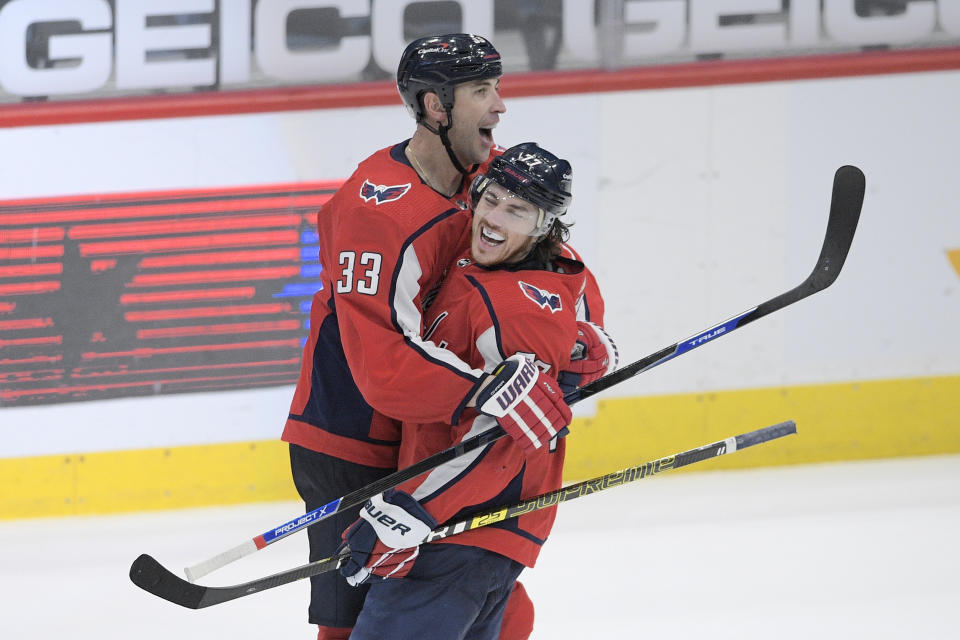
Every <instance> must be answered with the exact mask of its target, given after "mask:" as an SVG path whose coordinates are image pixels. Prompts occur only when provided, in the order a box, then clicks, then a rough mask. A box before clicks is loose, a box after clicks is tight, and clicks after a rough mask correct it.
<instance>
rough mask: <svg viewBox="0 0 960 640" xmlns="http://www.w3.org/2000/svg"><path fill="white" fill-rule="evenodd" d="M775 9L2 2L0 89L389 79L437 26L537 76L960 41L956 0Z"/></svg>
mask: <svg viewBox="0 0 960 640" xmlns="http://www.w3.org/2000/svg"><path fill="white" fill-rule="evenodd" d="M783 4H784V3H783V2H782V0H642V1H641V0H635V1H629V0H627V1H626V2H619V1H618V2H607V1H603V0H598V1H596V2H594V1H592V0H567V1H565V2H559V1H557V2H554V3H539V2H530V1H518V2H513V3H497V2H494V0H470V1H469V2H467V1H466V0H453V1H446V2H417V1H414V0H391V1H389V2H384V1H380V2H371V0H316V1H312V2H311V1H310V0H259V1H255V0H219V2H217V1H216V0H71V1H70V2H64V1H62V0H10V1H8V2H5V3H4V2H0V89H2V91H3V92H5V93H7V94H10V95H12V96H51V95H66V94H84V93H96V92H99V91H105V90H107V89H109V90H117V91H127V90H134V91H146V90H154V89H166V88H180V89H182V90H184V89H193V88H199V87H219V86H224V87H232V88H236V87H239V86H243V85H245V84H248V83H251V82H257V83H261V84H262V83H264V82H266V83H272V84H278V83H279V84H282V83H288V82H318V83H325V82H350V81H356V80H359V79H364V78H365V77H369V76H365V75H364V71H365V70H369V69H370V68H374V69H379V70H380V75H378V76H376V77H387V76H388V75H390V72H391V71H392V70H393V69H395V67H396V63H397V60H398V59H399V56H400V53H401V51H402V50H403V47H404V46H405V44H406V42H407V41H409V39H410V38H409V37H407V36H408V34H411V33H418V32H419V33H433V32H436V31H437V30H438V29H442V30H445V31H458V30H463V31H467V32H473V33H480V34H484V35H492V37H493V39H494V42H495V43H496V42H497V36H498V35H499V34H501V33H504V32H508V31H512V32H517V31H518V32H519V33H520V35H521V38H522V40H523V48H522V50H521V48H519V47H517V49H516V58H515V59H512V60H508V64H509V65H512V68H534V69H543V68H553V66H560V67H563V66H576V67H583V66H597V65H600V64H601V59H603V65H604V66H610V65H617V64H623V63H630V62H635V61H637V59H638V58H640V59H642V58H654V59H655V58H658V57H661V58H669V57H671V56H673V57H676V56H677V55H678V54H680V55H701V54H724V53H736V52H744V51H751V50H753V51H761V52H762V51H768V52H770V53H771V54H777V53H778V52H781V51H784V50H787V51H789V50H798V51H805V52H809V51H810V50H811V49H817V48H825V47H829V48H833V49H837V48H840V49H842V48H845V47H849V48H854V49H856V48H858V47H860V46H879V45H893V46H896V45H902V44H910V45H911V46H914V45H923V44H931V43H938V42H939V43H944V42H955V40H956V38H957V37H960V2H957V1H956V0H938V1H933V0H929V1H922V2H906V1H904V2H899V3H898V2H890V1H880V0H875V1H874V0H863V1H862V2H861V1H859V0H822V2H821V1H820V0H794V2H791V3H789V6H788V7H787V8H786V9H784V7H783ZM621 5H622V11H620V10H618V9H619V7H620V6H621ZM506 40H508V41H514V42H515V41H516V38H506ZM561 49H562V55H561V56H560V57H559V64H558V52H560V51H561ZM601 49H602V50H603V53H601ZM611 56H612V57H611ZM8 99H9V98H8Z"/></svg>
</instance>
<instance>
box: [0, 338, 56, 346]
mask: <svg viewBox="0 0 960 640" xmlns="http://www.w3.org/2000/svg"><path fill="white" fill-rule="evenodd" d="M62 342H63V336H39V337H36V338H11V339H9V340H3V339H0V348H2V347H25V346H28V345H39V344H60V343H62Z"/></svg>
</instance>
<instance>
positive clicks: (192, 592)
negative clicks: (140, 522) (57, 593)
mask: <svg viewBox="0 0 960 640" xmlns="http://www.w3.org/2000/svg"><path fill="white" fill-rule="evenodd" d="M349 557H350V553H349V551H346V552H344V553H343V554H342V555H339V556H333V557H331V558H326V559H324V560H318V561H316V562H311V563H309V564H305V565H302V566H299V567H296V568H294V569H288V570H286V571H281V572H280V573H275V574H273V575H270V576H267V577H265V578H258V579H256V580H251V581H250V582H244V583H243V584H237V585H233V586H230V587H205V586H202V585H199V584H192V583H190V582H187V581H186V580H184V579H183V578H181V577H179V576H177V575H174V574H173V573H171V572H170V571H169V570H168V569H166V568H165V567H164V566H163V565H162V564H160V563H159V562H157V561H156V560H155V559H154V558H153V557H152V556H150V555H148V554H146V553H144V554H142V555H141V556H140V557H139V558H137V559H136V560H134V561H133V564H132V565H130V580H131V581H133V584H135V585H137V586H138V587H140V588H141V589H143V590H144V591H146V592H148V593H152V594H153V595H155V596H157V597H158V598H163V599H164V600H167V601H168V602H172V603H173V604H178V605H180V606H181V607H186V608H187V609H204V608H206V607H211V606H213V605H215V604H221V603H223V602H228V601H230V600H236V599H237V598H242V597H243V596H249V595H251V594H253V593H258V592H260V591H266V590H267V589H273V588H274V587H279V586H281V585H284V584H288V583H290V582H296V581H297V580H302V579H304V578H309V577H310V576H313V575H317V574H319V573H325V572H327V571H336V570H337V569H339V568H340V565H341V564H342V563H343V562H345V561H346V560H347V558H349Z"/></svg>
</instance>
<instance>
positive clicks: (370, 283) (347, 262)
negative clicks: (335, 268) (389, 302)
mask: <svg viewBox="0 0 960 640" xmlns="http://www.w3.org/2000/svg"><path fill="white" fill-rule="evenodd" d="M381 261H382V257H381V256H380V254H379V253H373V252H371V251H364V252H363V253H361V254H360V261H359V264H360V269H359V270H360V271H362V272H363V275H362V276H361V277H356V278H355V277H354V273H353V272H354V269H355V268H356V265H357V253H356V252H355V251H341V252H340V266H341V267H342V273H343V277H342V278H341V279H339V280H337V293H350V292H351V291H353V289H354V284H356V289H357V293H363V294H366V295H368V296H375V295H377V287H379V286H380V262H381ZM364 267H366V269H365V270H364Z"/></svg>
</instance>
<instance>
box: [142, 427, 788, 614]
mask: <svg viewBox="0 0 960 640" xmlns="http://www.w3.org/2000/svg"><path fill="white" fill-rule="evenodd" d="M796 432H797V425H796V423H794V421H793V420H787V421H786V422H781V423H779V424H775V425H772V426H769V427H764V428H762V429H757V430H755V431H750V432H748V433H743V434H740V435H738V436H734V437H731V438H726V439H724V440H720V441H718V442H714V443H711V444H708V445H704V446H702V447H697V448H696V449H690V450H689V451H684V452H682V453H677V454H674V455H672V456H665V457H663V458H659V459H657V460H651V461H650V462H645V463H643V464H640V465H637V466H635V467H630V468H629V469H622V470H620V471H614V472H613V473H608V474H606V475H604V476H601V477H599V478H594V479H592V480H585V481H583V482H579V483H577V484H573V485H570V486H568V487H562V488H560V489H557V490H556V491H551V492H549V493H544V494H541V495H539V496H535V497H532V498H528V499H526V500H524V501H522V502H519V503H517V504H514V505H510V506H508V507H502V508H499V509H494V510H492V511H488V512H485V513H481V514H478V515H475V516H471V517H470V518H467V519H466V520H462V521H459V522H457V523H454V524H451V525H446V526H443V527H438V528H437V529H434V530H433V531H431V532H430V534H429V535H428V536H427V542H432V541H434V540H440V539H442V538H448V537H450V536H453V535H457V534H460V533H463V532H465V531H471V530H473V529H478V528H480V527H485V526H487V525H490V524H493V523H495V522H501V521H503V520H506V519H508V518H516V517H519V516H521V515H523V514H525V513H530V512H531V511H538V510H540V509H546V508H548V507H552V506H555V505H557V504H560V503H561V502H569V501H570V500H575V499H576V498H581V497H583V496H586V495H590V494H592V493H597V492H599V491H605V490H606V489H611V488H613V487H618V486H621V485H624V484H628V483H630V482H635V481H637V480H642V479H643V478H647V477H650V476H652V475H656V474H659V473H663V472H665V471H670V470H671V469H679V468H680V467H686V466H688V465H691V464H696V463H697V462H702V461H704V460H709V459H710V458H716V457H718V456H722V455H727V454H731V453H734V452H736V451H740V450H741V449H745V448H747V447H752V446H754V445H758V444H761V443H764V442H769V441H771V440H775V439H777V438H782V437H784V436H787V435H790V434H793V433H796ZM349 557H350V553H349V551H346V550H344V551H341V553H340V554H339V555H336V556H332V557H330V558H324V559H323V560H317V561H316V562H311V563H309V564H305V565H301V566H299V567H296V568H293V569H288V570H286V571H281V572H279V573H275V574H273V575H270V576H266V577H264V578H258V579H255V580H251V581H250V582H245V583H243V584H238V585H233V586H227V587H206V586H202V585H198V584H191V583H189V582H187V581H186V580H184V579H183V578H180V577H178V576H176V575H174V574H172V573H170V571H168V570H167V569H165V568H164V567H163V565H161V564H160V563H159V562H157V561H156V560H155V559H153V558H152V557H151V556H149V555H146V554H144V555H142V556H140V557H139V558H137V559H136V560H135V561H134V562H133V565H132V566H131V567H130V579H131V580H132V581H133V583H134V584H136V585H137V586H138V587H140V588H141V589H143V590H144V591H147V592H149V593H152V594H153V595H155V596H158V597H160V598H163V599H164V600H167V601H169V602H172V603H174V604H178V605H180V606H181V607H186V608H188V609H203V608H205V607H210V606H213V605H216V604H221V603H223V602H228V601H230V600H236V599H237V598H243V597H244V596H249V595H251V594H254V593H259V592H261V591H266V590H267V589H272V588H274V587H279V586H280V585H284V584H289V583H291V582H295V581H297V580H302V579H304V578H309V577H311V576H315V575H319V574H321V573H327V572H329V571H336V570H337V569H339V568H340V566H341V565H342V564H343V563H344V562H346V560H347V558H349Z"/></svg>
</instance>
